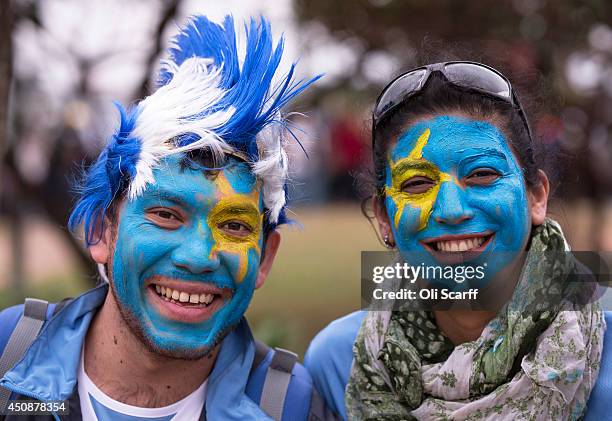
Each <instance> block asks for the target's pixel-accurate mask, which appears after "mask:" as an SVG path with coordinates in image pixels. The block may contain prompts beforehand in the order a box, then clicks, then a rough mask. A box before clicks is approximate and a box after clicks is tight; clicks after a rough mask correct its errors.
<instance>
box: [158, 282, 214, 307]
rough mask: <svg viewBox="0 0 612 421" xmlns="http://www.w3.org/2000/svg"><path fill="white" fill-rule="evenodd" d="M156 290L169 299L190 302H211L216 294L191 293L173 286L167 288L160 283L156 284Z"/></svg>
mask: <svg viewBox="0 0 612 421" xmlns="http://www.w3.org/2000/svg"><path fill="white" fill-rule="evenodd" d="M155 291H157V293H158V294H159V295H161V296H162V297H165V298H166V299H167V300H168V301H169V300H174V301H179V302H181V303H190V304H206V305H208V304H210V303H211V302H212V300H213V299H214V298H215V297H214V294H189V293H188V292H184V291H178V290H176V289H172V288H166V287H163V286H160V285H155Z"/></svg>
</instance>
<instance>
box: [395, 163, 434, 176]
mask: <svg viewBox="0 0 612 421" xmlns="http://www.w3.org/2000/svg"><path fill="white" fill-rule="evenodd" d="M436 169H437V167H436V166H435V165H434V164H432V163H431V162H428V161H415V160H412V159H403V160H401V161H399V162H398V163H397V164H395V165H394V166H393V169H392V170H391V175H393V176H397V175H400V174H403V173H405V172H406V171H408V170H421V171H432V170H436Z"/></svg>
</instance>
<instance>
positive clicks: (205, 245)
mask: <svg viewBox="0 0 612 421" xmlns="http://www.w3.org/2000/svg"><path fill="white" fill-rule="evenodd" d="M185 234H186V235H185V238H184V239H183V241H182V242H181V243H180V244H179V245H178V246H177V247H176V248H175V249H174V250H173V252H172V256H171V259H172V263H173V264H174V266H176V267H177V268H180V269H183V270H186V271H188V272H191V273H194V274H199V273H205V272H213V271H215V270H217V269H218V268H219V265H220V262H219V256H218V253H217V251H216V250H215V240H214V238H213V235H212V232H211V230H210V228H209V227H208V225H206V224H201V225H200V226H197V227H190V228H188V229H187V230H186V231H185Z"/></svg>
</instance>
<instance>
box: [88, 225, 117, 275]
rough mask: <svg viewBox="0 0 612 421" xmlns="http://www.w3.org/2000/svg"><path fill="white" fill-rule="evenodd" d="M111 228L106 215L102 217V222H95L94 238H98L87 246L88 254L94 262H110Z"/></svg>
mask: <svg viewBox="0 0 612 421" xmlns="http://www.w3.org/2000/svg"><path fill="white" fill-rule="evenodd" d="M111 229H112V227H111V221H110V220H109V219H108V218H107V217H104V223H102V222H101V221H100V222H98V223H96V224H95V227H94V238H99V240H98V241H97V242H96V243H94V244H92V245H90V246H89V254H91V258H92V259H93V260H94V262H96V263H99V264H103V265H105V264H107V263H110V257H111V248H112V245H111Z"/></svg>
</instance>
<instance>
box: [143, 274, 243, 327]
mask: <svg viewBox="0 0 612 421" xmlns="http://www.w3.org/2000/svg"><path fill="white" fill-rule="evenodd" d="M146 291H147V292H146V294H147V299H148V300H149V301H150V302H151V304H152V305H153V306H154V307H155V308H156V309H157V311H158V312H159V313H160V314H161V315H162V316H163V317H165V318H168V319H171V320H176V321H180V322H185V323H200V322H203V321H205V320H208V319H210V318H211V317H212V315H213V314H214V313H216V312H217V310H219V309H220V308H221V307H222V306H223V304H224V303H225V302H227V301H229V300H230V299H231V298H232V296H233V292H232V291H231V290H230V289H228V288H218V287H216V286H213V285H211V284H205V283H201V282H185V281H178V280H176V279H168V278H159V277H154V278H153V279H152V280H151V281H149V282H147V286H146Z"/></svg>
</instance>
